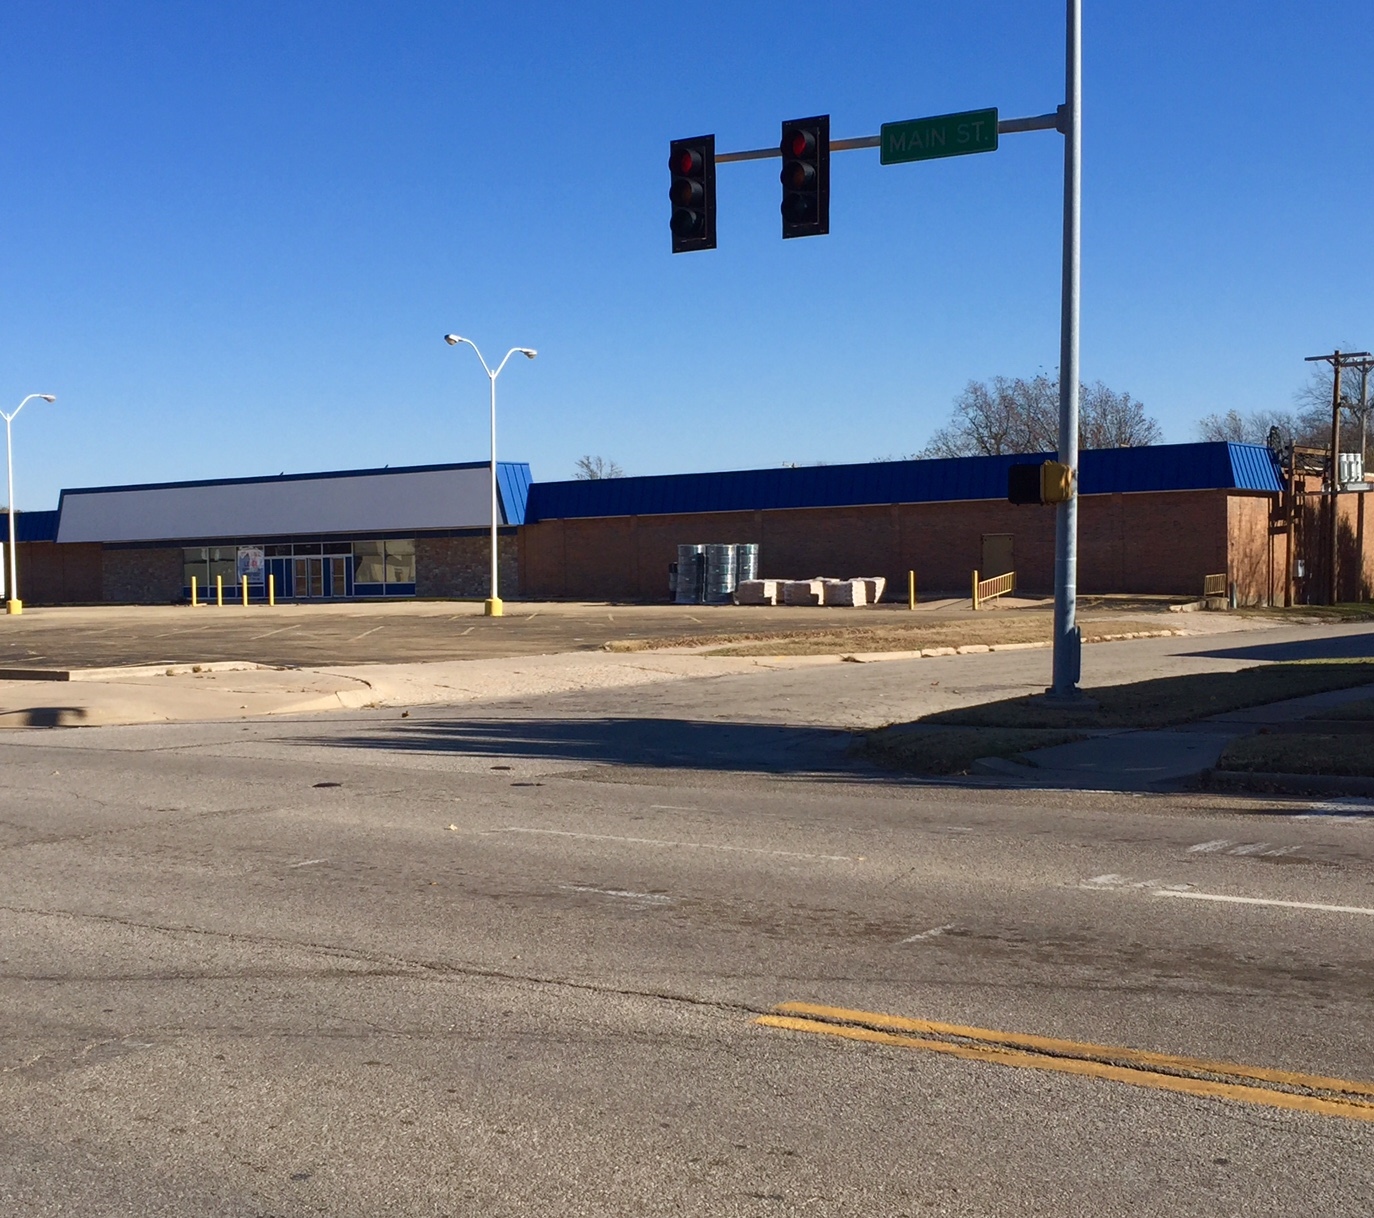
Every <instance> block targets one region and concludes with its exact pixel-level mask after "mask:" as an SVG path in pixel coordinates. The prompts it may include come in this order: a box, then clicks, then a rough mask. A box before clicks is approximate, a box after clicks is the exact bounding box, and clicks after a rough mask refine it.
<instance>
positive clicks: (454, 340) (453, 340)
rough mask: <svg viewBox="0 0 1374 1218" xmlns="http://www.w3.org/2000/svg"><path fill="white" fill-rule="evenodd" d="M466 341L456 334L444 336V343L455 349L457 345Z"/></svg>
mask: <svg viewBox="0 0 1374 1218" xmlns="http://www.w3.org/2000/svg"><path fill="white" fill-rule="evenodd" d="M467 341H468V340H467V339H465V338H460V337H459V336H458V335H457V334H445V335H444V342H446V343H448V345H449V346H450V347H456V346H457V345H458V344H459V343H465V342H467Z"/></svg>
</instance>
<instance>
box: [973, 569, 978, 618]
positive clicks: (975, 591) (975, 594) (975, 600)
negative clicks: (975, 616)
mask: <svg viewBox="0 0 1374 1218" xmlns="http://www.w3.org/2000/svg"><path fill="white" fill-rule="evenodd" d="M973 607H974V608H975V609H977V608H978V572H977V571H974V573H973Z"/></svg>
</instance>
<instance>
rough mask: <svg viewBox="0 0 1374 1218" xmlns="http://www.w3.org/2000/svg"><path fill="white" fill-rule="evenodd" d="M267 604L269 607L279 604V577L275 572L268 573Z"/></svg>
mask: <svg viewBox="0 0 1374 1218" xmlns="http://www.w3.org/2000/svg"><path fill="white" fill-rule="evenodd" d="M267 603H268V604H269V605H275V604H276V603H277V576H276V573H275V572H273V571H269V572H268V573H267Z"/></svg>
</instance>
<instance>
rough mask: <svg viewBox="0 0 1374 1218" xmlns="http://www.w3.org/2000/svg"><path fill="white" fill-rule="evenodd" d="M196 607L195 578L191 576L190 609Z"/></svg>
mask: <svg viewBox="0 0 1374 1218" xmlns="http://www.w3.org/2000/svg"><path fill="white" fill-rule="evenodd" d="M196 605H197V601H196V577H195V576H194V575H193V576H191V608H192V609H194V608H195V607H196Z"/></svg>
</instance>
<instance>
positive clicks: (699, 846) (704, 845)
mask: <svg viewBox="0 0 1374 1218" xmlns="http://www.w3.org/2000/svg"><path fill="white" fill-rule="evenodd" d="M491 832H492V833H537V834H539V835H541V836H543V837H575V838H580V839H582V840H584V841H589V842H629V843H630V844H632V845H636V846H679V847H682V848H684V849H687V850H728V851H731V852H733V853H735V854H771V855H776V856H778V857H779V858H785V859H821V860H823V861H825V862H829V863H853V862H859V861H862V859H863V857H864V856H863V855H862V854H858V855H853V854H798V853H797V852H796V851H794V850H762V849H759V848H758V847H756V846H721V845H718V844H716V843H715V842H673V841H665V840H663V839H662V838H657V837H620V836H619V835H617V834H614V833H572V832H570V831H569V830H566V829H525V828H521V827H519V826H516V825H511V826H508V827H507V828H505V829H492V830H491Z"/></svg>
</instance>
